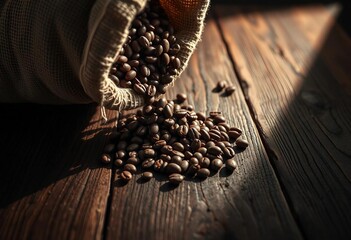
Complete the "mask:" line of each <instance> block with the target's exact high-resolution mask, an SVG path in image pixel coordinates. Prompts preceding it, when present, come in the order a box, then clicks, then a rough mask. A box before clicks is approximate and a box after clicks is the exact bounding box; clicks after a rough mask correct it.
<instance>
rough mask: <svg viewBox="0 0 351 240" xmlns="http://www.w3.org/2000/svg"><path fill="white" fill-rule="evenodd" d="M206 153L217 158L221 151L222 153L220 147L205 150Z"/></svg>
mask: <svg viewBox="0 0 351 240" xmlns="http://www.w3.org/2000/svg"><path fill="white" fill-rule="evenodd" d="M207 153H209V154H212V155H215V156H218V155H220V154H222V153H223V151H222V149H221V148H220V147H217V146H213V147H209V148H208V149H207Z"/></svg>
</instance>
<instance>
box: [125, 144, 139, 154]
mask: <svg viewBox="0 0 351 240" xmlns="http://www.w3.org/2000/svg"><path fill="white" fill-rule="evenodd" d="M138 148H139V144H137V143H132V144H130V145H128V147H127V149H126V150H127V151H128V152H130V151H135V150H137V149H138Z"/></svg>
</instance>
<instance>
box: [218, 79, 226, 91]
mask: <svg viewBox="0 0 351 240" xmlns="http://www.w3.org/2000/svg"><path fill="white" fill-rule="evenodd" d="M226 86H227V82H226V81H219V82H218V83H217V86H216V89H217V90H218V91H222V90H223V89H224V88H225V87H226Z"/></svg>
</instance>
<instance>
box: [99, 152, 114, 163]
mask: <svg viewBox="0 0 351 240" xmlns="http://www.w3.org/2000/svg"><path fill="white" fill-rule="evenodd" d="M100 161H101V162H102V163H104V164H108V163H110V162H111V157H110V155H108V154H102V156H101V158H100Z"/></svg>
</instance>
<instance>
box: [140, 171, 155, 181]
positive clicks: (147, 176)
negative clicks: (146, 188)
mask: <svg viewBox="0 0 351 240" xmlns="http://www.w3.org/2000/svg"><path fill="white" fill-rule="evenodd" d="M141 177H142V178H143V179H144V180H146V181H149V180H150V179H152V178H153V177H154V174H153V173H152V172H143V174H142V175H141Z"/></svg>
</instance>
